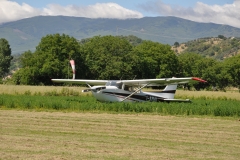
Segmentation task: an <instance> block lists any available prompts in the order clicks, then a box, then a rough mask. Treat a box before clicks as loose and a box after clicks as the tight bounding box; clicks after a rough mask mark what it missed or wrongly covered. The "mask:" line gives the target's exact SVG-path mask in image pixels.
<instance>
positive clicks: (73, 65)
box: [70, 60, 76, 79]
mask: <svg viewBox="0 0 240 160" xmlns="http://www.w3.org/2000/svg"><path fill="white" fill-rule="evenodd" d="M70 64H71V67H72V71H73V79H75V73H76V71H75V62H74V60H70Z"/></svg>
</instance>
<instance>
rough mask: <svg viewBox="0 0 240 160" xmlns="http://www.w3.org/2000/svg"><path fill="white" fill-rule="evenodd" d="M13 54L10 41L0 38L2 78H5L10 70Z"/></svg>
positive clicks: (0, 74)
mask: <svg viewBox="0 0 240 160" xmlns="http://www.w3.org/2000/svg"><path fill="white" fill-rule="evenodd" d="M12 59H13V57H12V56H11V48H10V45H9V44H8V41H7V40H6V39H4V38H1V39H0V78H3V77H4V76H5V74H6V73H8V72H9V67H10V62H11V60H12Z"/></svg>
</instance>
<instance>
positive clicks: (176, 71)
mask: <svg viewBox="0 0 240 160" xmlns="http://www.w3.org/2000/svg"><path fill="white" fill-rule="evenodd" d="M136 42H138V43H136ZM1 54H2V52H0V56H1ZM70 59H73V60H75V65H76V78H77V79H106V80H119V79H133V78H135V79H148V78H162V77H166V78H167V77H192V76H195V77H200V78H202V79H205V80H207V81H208V83H206V84H202V83H198V84H193V86H194V87H195V88H196V89H197V90H199V89H203V88H211V87H218V88H219V89H224V88H225V87H227V86H233V87H237V88H239V89H240V55H237V56H234V57H230V58H226V59H225V60H224V61H217V60H215V59H212V58H205V57H202V56H201V55H200V54H197V53H184V54H180V55H176V54H175V53H174V51H173V50H172V49H171V46H169V45H165V44H161V43H158V42H152V41H147V40H141V39H139V38H137V37H133V36H128V37H124V36H95V37H92V38H88V39H83V40H81V41H78V40H77V39H75V38H73V37H70V36H68V35H65V34H62V35H60V34H53V35H47V36H45V37H43V38H42V39H41V41H40V43H39V44H38V46H37V47H36V50H35V51H34V52H32V51H26V52H24V53H23V54H22V55H21V57H20V64H21V68H20V69H19V70H18V71H16V72H15V73H14V74H13V76H12V78H11V82H12V83H14V84H16V85H19V84H21V85H53V83H52V82H51V79H52V78H59V79H60V78H71V77H72V75H71V73H72V72H71V67H70V64H69V60H70ZM0 66H1V67H2V66H3V65H2V63H0ZM0 71H1V70H0ZM5 72H6V70H5ZM0 73H1V72H0Z"/></svg>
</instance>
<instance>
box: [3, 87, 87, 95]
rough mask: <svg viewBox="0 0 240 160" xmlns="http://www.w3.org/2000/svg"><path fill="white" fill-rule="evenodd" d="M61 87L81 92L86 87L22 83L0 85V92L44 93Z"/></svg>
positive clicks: (58, 90) (59, 89) (58, 89)
mask: <svg viewBox="0 0 240 160" xmlns="http://www.w3.org/2000/svg"><path fill="white" fill-rule="evenodd" d="M63 88H68V89H69V90H73V91H75V92H79V93H80V94H85V93H82V89H85V88H86V87H76V86H64V87H62V86H24V85H0V94H3V93H4V94H24V93H25V92H28V91H30V92H31V93H32V94H34V93H46V92H51V91H57V92H60V91H61V90H62V89H63Z"/></svg>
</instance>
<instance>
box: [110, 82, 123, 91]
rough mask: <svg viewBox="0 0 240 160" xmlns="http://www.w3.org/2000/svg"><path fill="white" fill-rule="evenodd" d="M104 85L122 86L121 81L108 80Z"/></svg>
mask: <svg viewBox="0 0 240 160" xmlns="http://www.w3.org/2000/svg"><path fill="white" fill-rule="evenodd" d="M106 86H116V87H117V88H119V89H121V88H122V83H121V82H119V81H108V82H107V83H106Z"/></svg>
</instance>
